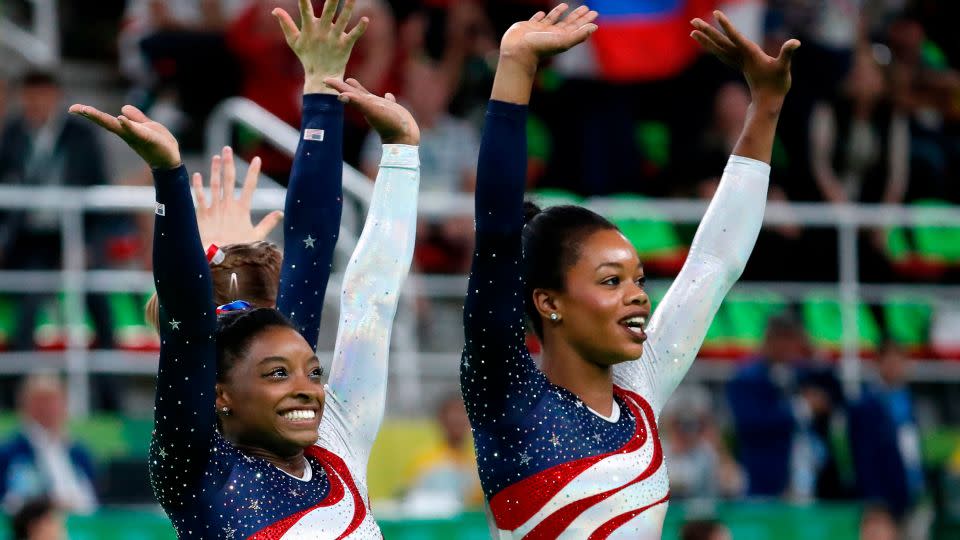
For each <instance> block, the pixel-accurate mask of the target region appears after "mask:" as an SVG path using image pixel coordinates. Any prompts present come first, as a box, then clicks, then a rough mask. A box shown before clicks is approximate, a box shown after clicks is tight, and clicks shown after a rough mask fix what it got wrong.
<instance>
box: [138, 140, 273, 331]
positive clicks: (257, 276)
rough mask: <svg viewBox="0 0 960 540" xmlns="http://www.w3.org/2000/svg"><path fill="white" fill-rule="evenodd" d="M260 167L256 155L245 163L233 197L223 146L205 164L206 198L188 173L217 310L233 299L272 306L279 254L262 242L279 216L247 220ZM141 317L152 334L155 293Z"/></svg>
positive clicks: (228, 152) (229, 157)
mask: <svg viewBox="0 0 960 540" xmlns="http://www.w3.org/2000/svg"><path fill="white" fill-rule="evenodd" d="M260 166H261V160H260V158H259V157H255V158H253V160H251V162H250V166H249V167H248V168H247V173H246V177H245V179H244V181H243V188H242V189H241V191H240V194H239V196H235V195H234V191H235V190H234V186H235V185H236V177H237V167H236V162H235V160H234V157H233V149H232V148H230V147H229V146H226V147H224V148H223V150H222V152H221V153H220V155H216V156H213V158H212V159H211V160H210V177H209V179H210V186H209V189H210V194H209V198H208V196H207V194H205V193H204V189H203V177H202V175H201V174H200V173H194V175H193V178H192V184H193V195H194V197H195V199H196V200H195V208H196V215H197V229H198V230H199V232H200V243H201V244H202V245H203V249H204V250H206V252H207V259H208V260H209V261H210V277H211V278H212V280H213V301H214V303H215V304H216V305H218V306H219V305H223V304H227V303H229V302H232V301H233V300H236V299H238V298H242V299H244V300H245V301H246V302H247V303H248V304H250V305H251V306H252V307H275V306H276V305H277V290H278V288H279V286H280V266H281V264H282V263H283V253H282V252H281V251H280V248H279V247H277V245H276V244H273V243H271V242H267V241H266V240H265V239H266V238H267V236H268V235H269V234H270V232H271V231H272V230H273V229H274V228H275V227H276V226H277V225H278V224H279V223H280V221H281V220H282V219H283V212H280V211H274V212H270V213H269V214H267V215H266V216H265V217H264V218H263V219H261V220H260V222H259V223H257V224H256V225H254V224H253V221H252V220H251V219H250V206H251V204H252V201H253V194H254V192H255V191H256V189H257V183H258V181H259V178H260ZM145 313H146V320H147V323H149V324H150V326H152V327H153V328H154V329H155V330H157V329H158V321H159V318H160V314H159V311H158V306H157V295H156V294H154V295H153V296H151V297H150V299H149V300H148V301H147V305H146V309H145Z"/></svg>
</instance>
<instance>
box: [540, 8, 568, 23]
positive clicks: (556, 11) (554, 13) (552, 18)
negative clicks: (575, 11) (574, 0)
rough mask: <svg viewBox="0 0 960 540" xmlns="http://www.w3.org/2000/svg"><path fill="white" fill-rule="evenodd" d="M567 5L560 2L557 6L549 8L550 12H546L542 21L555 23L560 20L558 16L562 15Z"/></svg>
mask: <svg viewBox="0 0 960 540" xmlns="http://www.w3.org/2000/svg"><path fill="white" fill-rule="evenodd" d="M567 9H569V6H567V4H560V5H558V6H557V7H555V8H553V9H551V10H550V13H547V16H546V17H544V19H543V22H545V23H547V24H556V23H557V21H559V20H560V17H563V14H564V13H566V12H567Z"/></svg>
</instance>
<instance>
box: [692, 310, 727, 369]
mask: <svg viewBox="0 0 960 540" xmlns="http://www.w3.org/2000/svg"><path fill="white" fill-rule="evenodd" d="M730 347H731V341H730V320H729V317H728V316H727V311H726V310H725V309H724V306H723V305H721V306H720V309H719V310H718V311H717V314H716V316H714V317H713V321H712V322H711V323H710V328H707V335H706V336H704V338H703V345H701V346H700V352H699V356H702V357H705V358H728V357H730Z"/></svg>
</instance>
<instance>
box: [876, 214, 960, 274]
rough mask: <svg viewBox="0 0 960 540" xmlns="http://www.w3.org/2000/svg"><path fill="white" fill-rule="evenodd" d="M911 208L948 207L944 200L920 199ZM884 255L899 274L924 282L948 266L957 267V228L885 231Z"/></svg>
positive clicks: (959, 243) (959, 236)
mask: <svg viewBox="0 0 960 540" xmlns="http://www.w3.org/2000/svg"><path fill="white" fill-rule="evenodd" d="M912 206H913V207H915V208H917V209H920V210H922V209H923V208H931V209H938V208H950V207H952V206H953V205H951V204H950V203H949V202H947V201H943V200H939V199H922V200H918V201H915V202H914V203H912ZM887 254H888V257H889V258H890V260H891V262H892V263H893V266H894V268H895V269H896V270H897V271H899V272H900V273H901V274H905V275H909V276H912V277H921V278H926V279H932V278H937V277H940V276H941V275H943V273H944V272H946V271H947V269H949V268H950V267H951V266H957V265H960V227H937V226H927V225H925V226H920V227H913V228H905V227H891V228H890V229H889V230H888V231H887Z"/></svg>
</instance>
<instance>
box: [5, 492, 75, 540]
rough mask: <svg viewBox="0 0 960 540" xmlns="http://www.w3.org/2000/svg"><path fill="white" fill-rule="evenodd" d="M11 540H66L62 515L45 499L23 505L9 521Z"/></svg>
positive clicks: (51, 502)
mask: <svg viewBox="0 0 960 540" xmlns="http://www.w3.org/2000/svg"><path fill="white" fill-rule="evenodd" d="M10 528H11V529H13V540H66V538H67V529H66V527H65V525H64V522H63V514H62V513H61V512H60V510H59V509H58V508H57V507H56V506H55V505H54V504H53V501H51V500H50V499H47V498H39V499H34V500H32V501H30V502H28V503H27V504H25V505H23V507H22V508H20V510H19V511H17V513H16V514H14V515H13V516H12V519H11V520H10Z"/></svg>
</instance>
